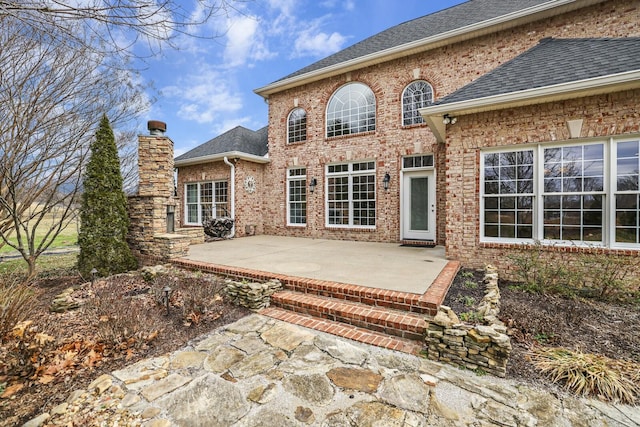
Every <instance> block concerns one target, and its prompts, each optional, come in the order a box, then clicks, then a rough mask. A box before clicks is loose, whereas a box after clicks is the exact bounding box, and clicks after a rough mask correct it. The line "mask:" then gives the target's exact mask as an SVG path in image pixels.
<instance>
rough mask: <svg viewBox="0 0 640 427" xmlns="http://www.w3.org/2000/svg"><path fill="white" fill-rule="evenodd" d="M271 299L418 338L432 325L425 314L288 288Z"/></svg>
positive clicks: (330, 317) (300, 310)
mask: <svg viewBox="0 0 640 427" xmlns="http://www.w3.org/2000/svg"><path fill="white" fill-rule="evenodd" d="M271 303H272V304H273V305H275V306H278V307H280V308H283V309H286V310H289V311H293V312H297V313H301V314H306V315H310V316H313V317H318V318H322V319H328V320H333V321H336V322H341V323H345V324H348V325H353V326H357V327H360V328H364V329H368V330H370V331H374V332H379V333H384V334H387V335H394V336H397V337H401V338H407V339H411V340H416V341H422V340H424V336H425V333H426V329H427V326H428V324H427V321H426V320H425V316H424V315H420V314H414V313H409V312H406V311H398V310H393V309H389V308H384V307H376V306H372V305H365V304H362V303H357V302H351V301H344V300H339V299H335V298H330V297H324V296H318V295H310V294H304V293H300V292H292V291H288V290H285V291H280V292H276V293H275V294H273V295H272V296H271Z"/></svg>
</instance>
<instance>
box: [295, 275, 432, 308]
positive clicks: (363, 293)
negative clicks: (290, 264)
mask: <svg viewBox="0 0 640 427" xmlns="http://www.w3.org/2000/svg"><path fill="white" fill-rule="evenodd" d="M283 286H284V288H285V289H287V290H289V291H293V292H299V293H303V294H308V295H314V296H318V297H326V298H333V299H337V300H343V301H349V302H356V303H360V304H365V305H370V306H372V307H380V308H390V309H393V310H400V311H406V312H410V313H415V314H426V315H429V316H435V315H436V313H437V311H438V308H437V306H436V305H435V304H433V303H431V302H427V301H423V300H421V298H420V297H421V296H420V295H418V294H408V293H406V292H397V291H388V290H384V289H375V288H366V287H364V286H356V285H343V286H341V285H334V286H330V287H328V286H326V285H324V286H318V287H316V286H313V284H309V283H286V282H285V283H284V284H283ZM328 288H329V289H328ZM354 288H355V289H354Z"/></svg>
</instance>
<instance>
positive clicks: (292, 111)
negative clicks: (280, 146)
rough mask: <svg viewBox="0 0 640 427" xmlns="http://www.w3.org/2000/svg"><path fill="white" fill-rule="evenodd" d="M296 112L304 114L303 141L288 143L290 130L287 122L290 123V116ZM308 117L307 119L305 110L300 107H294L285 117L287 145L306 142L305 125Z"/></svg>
mask: <svg viewBox="0 0 640 427" xmlns="http://www.w3.org/2000/svg"><path fill="white" fill-rule="evenodd" d="M297 111H302V112H304V120H305V124H304V139H300V140H299V141H290V139H291V128H290V127H289V122H290V121H291V116H292V115H293V114H294V113H295V112H297ZM307 119H308V117H307V110H305V109H304V108H302V107H296V108H294V109H293V110H291V111H290V112H289V114H288V115H287V145H293V144H301V143H303V142H306V141H307V136H308V135H307V124H308V120H307Z"/></svg>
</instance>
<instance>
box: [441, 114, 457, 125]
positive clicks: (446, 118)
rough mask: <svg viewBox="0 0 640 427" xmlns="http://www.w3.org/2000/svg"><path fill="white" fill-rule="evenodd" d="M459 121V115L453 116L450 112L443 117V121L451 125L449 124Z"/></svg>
mask: <svg viewBox="0 0 640 427" xmlns="http://www.w3.org/2000/svg"><path fill="white" fill-rule="evenodd" d="M457 121H458V118H457V117H452V116H450V115H448V114H445V115H444V116H443V117H442V123H444V124H445V125H449V124H451V125H455V124H456V122H457Z"/></svg>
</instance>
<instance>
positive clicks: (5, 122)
mask: <svg viewBox="0 0 640 427" xmlns="http://www.w3.org/2000/svg"><path fill="white" fill-rule="evenodd" d="M0 25H1V26H2V32H0V46H2V49H0V105H2V109H0V238H1V241H2V242H4V244H6V245H9V246H11V247H13V248H14V249H15V250H17V251H18V252H19V253H20V254H21V255H22V257H23V258H24V260H25V261H26V262H27V264H28V267H29V275H30V276H32V275H34V274H35V271H36V267H35V261H36V259H37V258H38V256H40V255H41V254H42V253H43V252H44V251H45V250H46V249H47V248H48V247H49V246H50V245H51V243H52V242H53V240H54V239H55V237H56V236H57V235H58V234H59V233H60V231H61V230H63V229H64V228H65V227H66V226H68V225H69V223H70V222H72V221H74V220H75V215H76V209H75V208H76V201H77V194H78V192H79V191H80V190H81V188H80V183H81V177H82V171H83V167H84V165H85V161H86V158H87V155H88V149H89V141H90V138H91V137H92V136H93V134H94V133H95V126H96V123H98V122H99V121H100V117H101V116H102V115H103V114H107V115H109V117H110V118H111V120H112V121H113V122H114V123H119V124H120V125H124V126H126V123H127V122H128V121H130V120H131V119H132V118H135V117H136V116H137V115H138V114H139V113H140V112H141V111H142V110H144V109H145V108H147V105H146V102H145V98H144V96H143V95H142V93H143V91H142V88H140V87H139V85H136V83H135V81H136V80H135V79H134V78H133V76H132V72H131V71H128V70H127V69H126V67H121V66H118V67H112V66H105V64H108V63H109V61H112V60H111V59H109V58H108V57H105V56H104V55H101V54H100V53H98V52H95V51H93V50H91V49H90V48H89V47H87V46H84V45H82V44H78V45H76V46H75V47H74V48H73V49H69V45H68V44H67V43H57V42H56V40H55V39H54V38H53V37H50V36H49V35H48V34H47V32H46V31H42V30H33V29H32V28H30V27H24V26H22V25H21V24H20V23H19V22H17V21H14V20H9V19H3V18H2V17H0ZM90 43H91V41H90V40H88V44H90ZM110 64H111V65H113V64H114V62H113V61H112V62H111V63H110ZM36 231H38V233H39V234H40V235H41V236H40V237H39V238H36Z"/></svg>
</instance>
